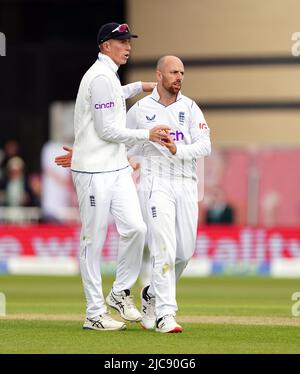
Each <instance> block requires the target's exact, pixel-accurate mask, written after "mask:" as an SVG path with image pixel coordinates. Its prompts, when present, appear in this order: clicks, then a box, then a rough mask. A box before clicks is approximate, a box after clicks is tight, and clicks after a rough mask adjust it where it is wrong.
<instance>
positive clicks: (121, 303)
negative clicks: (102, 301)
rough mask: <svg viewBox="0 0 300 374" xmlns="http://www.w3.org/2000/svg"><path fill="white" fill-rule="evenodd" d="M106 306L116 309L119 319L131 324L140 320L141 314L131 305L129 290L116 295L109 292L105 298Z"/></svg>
mask: <svg viewBox="0 0 300 374" xmlns="http://www.w3.org/2000/svg"><path fill="white" fill-rule="evenodd" d="M106 302H107V304H108V305H109V306H110V307H112V308H114V309H116V310H117V311H118V312H119V313H120V314H121V317H122V318H124V319H126V320H127V321H131V322H139V321H140V320H141V319H142V316H141V313H140V312H139V311H138V310H137V308H136V307H135V305H134V303H133V299H132V296H130V290H124V291H121V292H120V293H118V294H116V293H114V292H113V290H111V291H110V293H109V294H108V296H107V298H106Z"/></svg>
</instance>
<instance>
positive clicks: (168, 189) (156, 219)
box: [139, 176, 198, 319]
mask: <svg viewBox="0 0 300 374" xmlns="http://www.w3.org/2000/svg"><path fill="white" fill-rule="evenodd" d="M197 196H198V193H197V183H196V181H193V180H191V179H181V180H179V181H177V180H170V179H169V178H163V177H153V176H147V177H143V178H142V179H141V183H140V186H139V197H140V201H141V204H143V206H142V208H143V214H144V219H145V220H146V223H147V228H148V232H147V239H148V246H149V250H150V256H151V263H152V274H151V284H150V288H149V290H148V291H149V293H150V294H152V295H154V296H155V298H156V299H155V310H156V316H157V319H159V318H161V317H163V316H164V315H166V314H172V315H175V314H176V311H177V310H178V308H177V302H176V281H177V280H178V279H179V277H180V276H181V274H182V272H183V270H184V269H185V267H186V265H187V264H188V261H189V260H190V258H191V257H192V256H193V253H194V251H195V243H196V235H197V223H198V199H197Z"/></svg>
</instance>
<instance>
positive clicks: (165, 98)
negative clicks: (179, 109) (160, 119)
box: [157, 87, 177, 106]
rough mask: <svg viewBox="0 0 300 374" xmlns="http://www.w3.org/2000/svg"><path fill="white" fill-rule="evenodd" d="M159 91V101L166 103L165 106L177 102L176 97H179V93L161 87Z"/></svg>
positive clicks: (158, 88)
mask: <svg viewBox="0 0 300 374" xmlns="http://www.w3.org/2000/svg"><path fill="white" fill-rule="evenodd" d="M157 91H158V94H159V102H160V104H162V105H164V106H168V105H171V104H173V103H175V101H176V99H177V94H173V93H171V92H169V91H167V90H165V89H163V88H161V87H157Z"/></svg>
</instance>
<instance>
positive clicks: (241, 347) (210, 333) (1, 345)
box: [0, 275, 300, 354]
mask: <svg viewBox="0 0 300 374" xmlns="http://www.w3.org/2000/svg"><path fill="white" fill-rule="evenodd" d="M111 284H112V278H105V279H104V292H105V295H106V294H107V293H108V292H109V290H110V287H111ZM139 289H140V287H139V286H138V285H137V286H136V287H135V288H134V289H133V294H134V297H135V301H136V304H137V305H140V300H139ZM296 291H300V280H289V279H270V278H254V277H249V278H247V277H245V278H236V277H234V278H233V277H209V278H183V279H181V281H180V282H179V284H178V291H177V295H178V297H177V301H178V304H179V311H178V315H177V316H178V321H180V322H181V324H182V326H183V327H184V331H183V333H182V334H159V333H157V332H155V331H145V330H142V329H141V328H140V326H139V325H138V324H136V323H130V324H128V328H127V330H125V331H117V332H110V331H107V332H98V331H87V330H83V329H82V323H83V319H84V311H85V299H84V295H83V291H82V286H81V281H80V278H79V277H39V276H7V275H5V276H3V275H2V276H0V292H3V293H4V294H5V295H6V299H7V305H6V306H7V316H6V317H2V318H0V353H108V354H112V353H151V354H157V353H165V354H171V353H185V354H188V353H192V354H198V353H300V344H299V341H300V317H292V315H291V307H292V303H293V302H292V301H291V295H292V294H293V293H294V292H296ZM112 314H113V315H114V316H116V314H115V312H113V311H112Z"/></svg>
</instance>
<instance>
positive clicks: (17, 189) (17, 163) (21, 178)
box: [2, 156, 30, 207]
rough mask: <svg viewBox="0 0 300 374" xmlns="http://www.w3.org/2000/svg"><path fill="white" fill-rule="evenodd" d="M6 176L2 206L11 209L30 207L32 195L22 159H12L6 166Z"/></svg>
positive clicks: (16, 157)
mask: <svg viewBox="0 0 300 374" xmlns="http://www.w3.org/2000/svg"><path fill="white" fill-rule="evenodd" d="M5 174H6V177H5V182H4V185H3V190H2V199H3V200H2V204H3V205H5V206H9V207H22V206H28V205H29V204H30V193H29V187H28V184H27V181H26V177H25V164H24V161H23V160H22V158H21V157H18V156H15V157H12V158H10V159H9V160H8V162H7V164H6V173H5Z"/></svg>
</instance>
